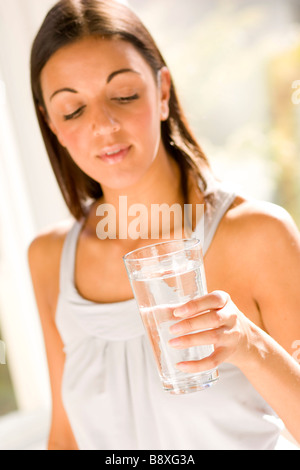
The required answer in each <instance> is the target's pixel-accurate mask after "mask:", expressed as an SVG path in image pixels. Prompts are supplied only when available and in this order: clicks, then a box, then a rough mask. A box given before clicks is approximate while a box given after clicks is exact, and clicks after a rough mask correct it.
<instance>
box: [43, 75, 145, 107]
mask: <svg viewBox="0 0 300 470" xmlns="http://www.w3.org/2000/svg"><path fill="white" fill-rule="evenodd" d="M121 73H136V74H138V75H140V73H139V72H137V71H136V70H133V69H120V70H116V71H115V72H112V73H111V74H110V75H109V76H108V78H107V80H106V83H110V82H111V81H112V79H113V78H114V77H116V76H117V75H120V74H121ZM62 92H68V93H75V94H77V93H78V91H76V90H74V89H73V88H60V89H59V90H56V91H55V92H54V93H53V94H52V95H51V96H50V101H51V100H52V99H53V98H54V96H56V95H57V94H58V93H62Z"/></svg>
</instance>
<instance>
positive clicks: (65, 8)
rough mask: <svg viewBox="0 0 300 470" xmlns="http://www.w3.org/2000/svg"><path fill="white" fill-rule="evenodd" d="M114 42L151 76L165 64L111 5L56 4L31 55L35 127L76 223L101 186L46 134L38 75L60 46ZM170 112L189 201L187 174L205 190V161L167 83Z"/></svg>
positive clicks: (76, 0)
mask: <svg viewBox="0 0 300 470" xmlns="http://www.w3.org/2000/svg"><path fill="white" fill-rule="evenodd" d="M92 35H96V36H101V37H105V38H118V39H122V40H125V41H128V42H130V43H131V44H133V45H134V46H135V47H136V49H137V50H138V51H139V52H140V53H141V54H142V56H143V57H144V59H145V60H146V61H147V63H148V64H149V65H150V67H151V68H152V70H153V73H154V75H155V76H156V77H157V74H158V71H159V70H160V69H161V68H162V67H164V66H165V65H166V63H165V61H164V59H163V57H162V55H161V53H160V52H159V50H158V47H157V46H156V44H155V42H154V40H153V38H152V37H151V35H150V34H149V32H148V31H147V29H146V28H145V26H144V25H143V24H142V22H141V21H140V19H139V18H138V17H137V16H136V15H135V13H134V12H133V11H132V10H131V9H129V8H128V7H126V6H124V5H123V4H121V3H118V2H115V1H113V0H60V1H59V2H58V3H57V4H56V5H55V6H54V7H53V8H52V9H51V10H50V11H49V13H48V14H47V16H46V18H45V20H44V22H43V24H42V26H41V28H40V30H39V32H38V34H37V36H36V38H35V40H34V42H33V45H32V51H31V87H32V94H33V99H34V105H35V110H36V114H37V117H38V122H39V126H40V129H41V132H42V136H43V139H44V142H45V146H46V150H47V153H48V156H49V159H50V162H51V165H52V168H53V171H54V173H55V176H56V179H57V181H58V184H59V187H60V189H61V192H62V194H63V197H64V199H65V201H66V204H67V206H68V207H69V210H70V212H71V214H72V215H73V216H74V217H75V218H76V219H80V218H81V217H82V216H83V215H85V214H86V207H87V201H88V200H90V199H92V200H96V199H99V198H100V197H101V196H102V194H103V193H102V189H101V186H100V184H99V183H98V182H97V181H95V180H93V179H92V178H90V177H89V176H88V175H86V174H85V173H84V172H83V171H82V170H81V169H80V168H79V167H78V166H77V165H76V164H75V162H74V161H73V160H72V158H71V157H70V155H69V153H68V152H67V150H66V149H65V148H64V147H62V146H61V145H60V143H59V142H58V140H57V138H56V136H55V135H54V134H53V133H52V131H51V130H50V128H49V126H48V124H47V122H46V119H45V117H44V115H43V113H42V112H41V110H40V107H43V108H44V109H45V110H46V107H45V104H44V100H43V94H42V90H41V83H40V75H41V71H42V69H43V67H44V66H45V65H46V63H47V61H48V60H49V59H50V57H51V56H52V55H53V54H54V53H55V52H56V51H58V50H59V49H60V48H62V47H63V46H66V45H67V44H70V43H72V42H75V41H78V40H79V39H81V38H83V37H86V36H92ZM169 106H170V113H169V117H168V119H167V120H166V121H163V122H162V123H161V136H162V141H163V144H164V146H165V148H166V150H167V151H168V152H169V153H170V154H171V155H172V157H173V158H174V159H175V160H176V161H177V162H178V164H179V167H180V170H181V175H182V190H183V194H184V197H185V200H186V199H187V189H188V188H187V175H188V172H189V171H192V172H193V174H194V175H195V177H196V178H198V179H199V180H200V183H201V185H202V188H201V189H202V190H203V191H205V190H206V189H207V181H206V178H205V177H204V174H203V171H204V170H205V169H209V164H208V161H207V159H206V157H205V155H204V153H203V152H202V150H201V148H200V146H199V145H198V143H197V141H196V139H195V137H194V136H193V134H192V132H191V130H190V128H189V126H188V124H187V122H186V119H185V117H184V114H183V112H182V109H181V106H180V103H179V100H178V97H177V95H176V91H175V87H174V83H173V81H172V83H171V95H170V102H169Z"/></svg>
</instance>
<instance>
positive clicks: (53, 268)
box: [28, 219, 74, 303]
mask: <svg viewBox="0 0 300 470" xmlns="http://www.w3.org/2000/svg"><path fill="white" fill-rule="evenodd" d="M73 224H74V220H73V219H68V220H65V221H62V222H60V223H58V224H56V225H54V226H49V227H47V228H45V229H44V230H43V231H41V232H40V233H39V234H38V235H37V236H36V237H35V238H34V239H33V240H32V242H31V243H30V245H29V247H28V263H29V268H30V272H31V278H32V282H33V286H34V289H35V291H36V294H37V295H39V294H40V293H41V292H42V293H43V295H44V296H45V297H47V299H48V301H49V303H52V302H55V299H56V296H57V292H58V284H59V270H60V259H61V254H62V249H63V245H64V241H65V239H66V236H67V234H68V232H69V230H70V229H71V227H72V225H73Z"/></svg>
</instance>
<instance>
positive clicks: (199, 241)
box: [123, 238, 202, 263]
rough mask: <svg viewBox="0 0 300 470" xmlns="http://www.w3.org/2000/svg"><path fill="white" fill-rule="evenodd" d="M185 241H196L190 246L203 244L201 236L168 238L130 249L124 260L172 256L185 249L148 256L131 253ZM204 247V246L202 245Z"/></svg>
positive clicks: (194, 246) (143, 259)
mask: <svg viewBox="0 0 300 470" xmlns="http://www.w3.org/2000/svg"><path fill="white" fill-rule="evenodd" d="M185 242H190V243H192V242H194V243H193V244H192V246H191V247H190V248H192V249H193V248H196V247H197V246H198V245H201V240H200V239H199V238H183V239H178V240H166V241H164V242H158V243H153V244H152V245H146V246H144V247H141V248H136V249H135V250H132V251H129V252H128V253H126V255H124V256H123V260H124V262H126V263H127V262H128V261H129V262H130V261H132V262H135V261H145V260H150V259H157V258H163V257H166V256H170V255H176V254H177V253H180V252H182V251H184V248H183V249H178V250H176V251H172V252H170V253H163V254H160V255H154V256H146V257H143V258H130V256H131V255H134V253H138V252H139V251H142V250H146V249H147V248H152V247H157V246H162V245H171V244H173V243H174V244H175V243H183V244H184V243H185ZM201 248H202V246H201Z"/></svg>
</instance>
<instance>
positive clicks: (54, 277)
mask: <svg viewBox="0 0 300 470" xmlns="http://www.w3.org/2000/svg"><path fill="white" fill-rule="evenodd" d="M60 253H61V243H59V239H58V238H57V237H56V236H53V235H52V234H47V235H43V236H40V237H37V238H36V239H35V240H34V241H33V242H32V243H31V245H30V247H29V250H28V260H29V267H30V271H31V277H32V283H33V288H34V293H35V297H36V302H37V306H38V310H39V314H40V320H41V325H42V330H43V334H44V341H45V347H46V354H47V360H48V367H49V376H50V386H51V394H52V421H51V428H50V434H49V439H48V450H76V449H77V444H76V441H75V438H74V436H73V433H72V430H71V427H70V423H69V420H68V418H67V415H66V412H65V410H64V406H63V403H62V398H61V383H62V374H63V368H64V361H65V356H64V352H63V343H62V340H61V338H60V335H59V333H58V331H57V328H56V325H55V321H54V316H55V310H56V303H57V298H58V283H59V261H60Z"/></svg>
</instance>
